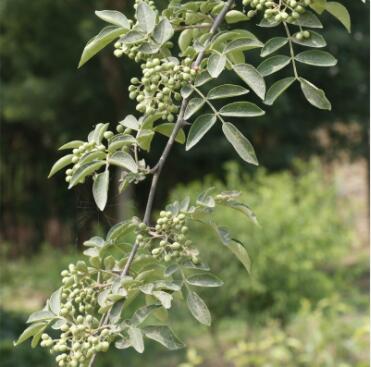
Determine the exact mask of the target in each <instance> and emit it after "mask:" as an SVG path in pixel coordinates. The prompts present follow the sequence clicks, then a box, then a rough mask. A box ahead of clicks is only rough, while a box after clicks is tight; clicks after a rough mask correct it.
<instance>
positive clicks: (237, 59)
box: [226, 50, 246, 70]
mask: <svg viewBox="0 0 371 367" xmlns="http://www.w3.org/2000/svg"><path fill="white" fill-rule="evenodd" d="M227 59H228V61H229V63H227V66H226V68H227V70H231V69H232V66H233V65H237V64H244V63H245V61H246V59H245V54H244V53H243V51H238V50H237V51H232V52H229V53H228V54H227ZM229 64H230V65H229Z"/></svg>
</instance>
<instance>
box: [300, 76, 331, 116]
mask: <svg viewBox="0 0 371 367" xmlns="http://www.w3.org/2000/svg"><path fill="white" fill-rule="evenodd" d="M300 86H301V90H302V91H303V94H304V96H305V98H306V99H307V101H308V102H309V103H310V104H312V105H313V106H315V107H317V108H319V109H321V110H331V103H330V101H329V100H328V99H327V97H326V95H325V92H324V91H323V90H322V89H320V88H318V87H316V86H315V85H314V84H312V83H311V82H309V81H308V80H305V79H303V78H300Z"/></svg>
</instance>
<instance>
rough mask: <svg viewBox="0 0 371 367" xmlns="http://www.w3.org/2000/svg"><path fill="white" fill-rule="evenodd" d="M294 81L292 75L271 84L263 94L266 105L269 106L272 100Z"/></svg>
mask: <svg viewBox="0 0 371 367" xmlns="http://www.w3.org/2000/svg"><path fill="white" fill-rule="evenodd" d="M294 81H295V78H294V77H288V78H284V79H281V80H278V81H276V82H275V83H273V84H272V86H271V87H270V88H269V89H268V92H267V94H266V96H265V100H264V103H265V104H266V105H269V106H271V105H272V104H273V103H274V101H275V100H276V99H277V98H278V97H279V96H280V95H281V94H282V93H283V92H284V91H285V90H286V89H287V88H289V87H290V85H291V84H292V83H293V82H294Z"/></svg>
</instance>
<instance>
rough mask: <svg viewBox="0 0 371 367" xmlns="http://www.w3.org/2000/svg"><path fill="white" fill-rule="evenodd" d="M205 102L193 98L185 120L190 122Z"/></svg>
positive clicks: (185, 114) (186, 111)
mask: <svg viewBox="0 0 371 367" xmlns="http://www.w3.org/2000/svg"><path fill="white" fill-rule="evenodd" d="M204 103H205V101H204V100H203V99H202V98H192V99H191V100H190V101H189V103H188V106H187V108H186V110H185V113H184V119H185V120H188V119H189V118H190V117H192V116H193V115H194V114H195V113H196V112H197V111H198V110H199V109H201V107H202V106H203V105H204Z"/></svg>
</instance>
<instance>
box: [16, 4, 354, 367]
mask: <svg viewBox="0 0 371 367" xmlns="http://www.w3.org/2000/svg"><path fill="white" fill-rule="evenodd" d="M134 7H135V17H134V19H133V20H128V19H127V17H126V16H125V15H123V14H121V13H120V12H117V11H112V10H103V11H97V12H96V15H97V16H98V17H99V18H101V19H102V20H103V21H105V22H107V23H108V24H109V25H108V26H106V27H105V28H104V29H103V30H102V31H101V32H100V33H99V34H98V35H97V36H95V37H94V38H93V39H92V40H90V41H89V42H88V44H87V45H86V47H85V49H84V51H83V54H82V56H81V60H80V64H79V67H80V66H82V65H83V64H85V63H86V62H87V61H88V60H90V59H91V58H92V57H93V56H94V55H95V54H97V53H98V52H99V51H100V50H101V49H103V48H104V47H106V46H107V45H108V44H111V43H113V44H114V52H113V53H114V55H115V56H116V57H123V58H125V57H128V58H129V59H132V60H133V61H134V62H136V63H138V64H140V66H141V75H140V76H136V77H133V78H132V79H131V85H130V86H129V88H128V89H129V97H130V98H131V99H133V100H135V101H136V102H137V105H136V109H137V111H138V115H137V116H133V115H128V116H126V117H125V118H124V119H123V120H122V121H120V122H119V123H118V124H116V126H115V128H112V129H111V130H110V125H109V124H104V123H98V124H97V125H96V126H95V128H94V130H93V131H91V132H90V133H89V135H88V137H87V140H86V141H81V140H74V141H70V142H68V143H66V144H65V145H63V146H62V147H60V150H63V151H64V150H70V153H69V154H66V155H64V156H63V157H62V158H60V159H59V160H58V161H57V162H56V163H55V164H54V166H53V167H52V169H51V172H50V175H49V176H52V175H54V174H55V173H57V172H58V171H60V170H62V169H64V170H65V174H66V182H67V183H68V185H69V188H72V187H74V186H76V185H79V184H83V183H84V182H85V180H86V179H89V178H92V181H93V185H92V190H93V197H94V199H95V202H96V204H97V206H98V208H99V209H100V210H104V208H105V206H106V203H107V198H108V191H109V182H110V174H111V171H112V169H114V168H116V169H119V170H121V178H120V182H119V191H120V192H121V191H123V190H125V188H126V187H127V186H128V185H129V184H138V183H140V182H141V181H143V180H146V179H147V178H149V177H151V180H152V183H151V188H150V191H149V194H148V201H147V207H146V210H145V213H144V217H143V220H141V219H139V218H136V217H133V218H130V219H126V220H124V221H122V222H120V223H118V224H116V225H115V226H113V227H112V228H111V229H110V230H109V231H108V233H107V235H106V236H105V237H104V238H102V237H98V236H95V237H92V238H91V239H90V240H88V241H86V242H85V243H84V245H85V246H86V250H85V251H84V255H86V257H87V260H86V261H82V260H81V261H78V262H77V263H76V264H70V265H69V267H68V269H65V270H63V271H62V273H61V276H62V285H61V287H60V288H59V289H58V290H56V291H55V292H54V293H53V294H52V296H51V297H50V299H49V300H48V301H47V303H46V305H45V307H44V308H43V309H42V310H41V311H38V312H35V313H33V314H32V315H31V316H30V317H29V319H28V323H29V324H30V326H29V327H28V328H27V329H26V330H25V331H24V332H23V333H22V335H21V336H20V337H19V339H18V341H17V342H16V344H20V343H22V342H24V341H25V340H27V339H29V338H32V342H31V344H32V346H33V347H35V346H37V345H38V344H40V345H41V346H42V347H45V348H48V349H49V350H50V351H51V352H52V353H53V354H55V355H56V362H57V365H58V366H61V367H63V366H65V367H75V366H79V367H91V366H92V365H93V364H94V361H95V357H96V355H97V353H99V352H106V351H108V350H109V348H110V347H116V348H118V349H126V348H129V347H133V348H134V349H135V350H136V351H137V352H139V353H142V352H143V351H144V338H149V339H152V340H155V341H157V342H159V343H161V344H162V345H163V346H165V347H167V348H168V349H171V350H172V349H177V348H180V347H182V343H181V342H180V341H179V340H178V339H177V338H176V337H175V336H174V334H173V333H172V331H171V329H170V327H169V326H168V325H166V324H159V323H160V322H161V321H163V320H164V315H166V313H168V312H170V310H171V308H172V306H173V303H174V302H173V300H174V298H175V297H177V298H180V297H179V296H181V297H182V299H183V300H184V303H185V304H186V306H187V307H188V309H189V311H190V313H191V314H192V315H193V317H194V318H195V319H196V320H198V321H199V322H200V323H202V324H205V325H210V323H211V315H210V312H209V310H208V308H207V306H206V304H205V302H204V301H203V300H202V298H201V297H200V296H199V295H198V294H197V292H196V289H197V288H198V287H220V286H221V285H222V284H223V282H222V281H221V280H220V279H219V278H218V277H217V276H216V275H213V274H212V273H211V272H210V269H209V267H208V266H207V264H205V263H204V262H203V260H202V254H200V252H199V250H198V247H197V243H193V242H192V240H191V239H190V236H189V234H190V233H191V231H192V226H193V225H194V223H195V222H197V223H202V224H204V225H205V226H206V227H208V228H210V229H211V230H212V231H215V234H216V237H217V238H219V240H220V242H221V244H222V245H223V246H224V248H222V251H224V250H229V251H231V252H232V253H233V254H234V255H236V257H237V258H238V259H239V261H241V263H242V265H243V266H244V268H246V270H248V271H249V270H250V259H249V256H248V254H247V251H246V249H245V247H244V245H243V244H242V243H240V242H239V241H238V240H235V239H233V237H232V236H231V235H230V234H229V232H228V231H227V230H226V229H225V228H223V227H219V226H218V225H217V224H216V223H215V222H214V220H213V212H214V211H215V210H217V208H219V207H227V208H230V209H231V210H237V211H239V212H241V214H242V215H245V216H247V218H249V219H250V220H252V221H254V222H256V218H255V215H254V213H253V212H252V210H251V209H250V208H249V207H248V206H247V205H246V204H244V203H241V202H239V201H238V197H239V193H238V192H234V191H231V192H222V193H214V191H213V189H212V188H210V189H208V190H207V191H205V192H203V193H201V194H200V195H199V196H198V198H197V200H196V201H195V202H192V203H191V202H190V199H189V198H184V199H183V200H182V201H180V202H174V203H172V204H170V205H168V206H167V207H166V208H165V209H164V210H162V211H161V212H160V214H159V217H158V218H157V220H156V221H153V222H152V221H151V217H152V206H153V201H154V198H155V194H156V190H157V186H158V181H159V177H160V174H161V171H162V169H163V167H164V164H165V162H166V160H167V158H168V156H169V152H170V151H171V149H172V148H173V145H174V143H175V142H177V143H180V144H184V143H185V147H186V150H189V149H191V148H193V147H194V146H195V145H196V144H198V143H200V142H201V140H202V138H203V137H204V136H205V134H206V133H207V132H208V131H209V130H210V129H211V128H213V127H214V125H216V124H217V122H218V123H220V124H221V127H222V131H223V134H224V135H225V137H226V139H227V140H228V142H230V143H231V145H232V146H233V148H234V149H235V150H236V152H237V153H238V155H239V156H240V158H242V159H243V160H244V161H246V162H247V163H251V164H254V165H257V164H258V162H257V158H256V155H255V152H254V148H253V146H252V145H251V143H250V142H249V140H247V138H246V137H244V136H243V135H242V133H241V132H240V131H239V129H238V128H237V127H236V126H235V125H234V124H233V123H231V122H230V121H229V120H230V119H237V118H251V117H259V116H261V115H263V114H264V113H265V112H264V111H263V109H261V108H260V107H258V106H257V105H256V104H255V103H253V102H250V101H248V98H247V97H248V96H250V94H253V93H254V94H255V95H256V96H257V97H258V98H260V99H261V100H262V101H263V103H264V104H265V105H266V106H270V105H272V104H273V102H274V101H275V100H276V99H277V98H278V97H279V96H280V95H281V94H282V93H283V92H284V91H285V90H286V89H288V88H289V87H290V86H291V85H292V84H294V83H295V82H298V83H299V85H300V88H301V90H302V92H303V95H304V97H305V98H306V99H307V100H308V102H309V103H310V104H312V105H314V106H315V107H317V108H320V109H330V108H331V105H330V102H329V100H328V99H327V98H326V95H325V93H324V91H323V90H321V89H320V88H318V87H317V86H315V85H314V84H312V83H311V82H309V81H308V80H307V79H305V78H304V77H302V76H301V74H299V72H300V65H301V64H306V65H312V66H320V67H325V66H326V67H328V66H334V65H335V64H336V59H335V58H334V57H333V56H332V55H331V54H329V53H328V52H326V51H322V50H319V48H322V47H325V46H326V41H325V39H324V38H323V37H322V35H321V34H320V33H318V31H319V30H320V29H321V28H322V27H323V25H322V23H321V21H320V20H319V18H318V16H317V15H321V14H322V13H323V12H328V13H330V14H332V15H334V16H335V17H336V18H338V20H339V21H340V22H341V23H342V24H343V25H344V26H345V27H346V28H347V29H348V30H350V19H349V14H348V12H347V10H346V8H345V7H344V6H343V5H342V4H340V3H337V2H329V1H326V0H279V1H278V0H274V1H270V0H243V1H242V2H240V1H236V2H235V1H232V0H227V1H222V0H207V1H195V2H183V1H181V0H172V1H170V2H169V3H168V6H167V7H166V8H165V9H164V10H162V11H161V12H160V11H159V10H158V9H157V8H156V6H155V3H154V2H153V1H146V0H137V1H136V3H135V5H134ZM316 13H317V15H316ZM252 19H253V21H254V22H255V21H257V22H259V24H258V25H257V26H256V25H255V23H252ZM236 24H237V25H236ZM260 27H269V28H271V32H272V34H274V37H273V38H271V39H269V40H267V41H266V42H265V43H263V42H262V41H261V40H259V39H258V37H257V35H256V34H258V33H259V29H260ZM281 30H282V31H283V34H281ZM176 43H177V47H176V46H175V44H176ZM298 49H305V50H302V51H300V52H299V53H296V51H297V50H298ZM252 50H254V51H253V52H256V51H257V50H260V56H261V57H262V58H264V60H263V61H262V62H261V63H260V64H259V65H258V66H257V67H255V66H253V65H251V63H250V57H249V53H250V52H251V51H252ZM278 51H279V52H280V54H278V55H277V54H276V55H273V56H272V54H274V53H277V52H278ZM286 53H287V54H288V55H286ZM246 60H248V62H246ZM289 65H291V68H290V70H292V74H293V75H290V72H289V68H288V66H289ZM281 70H283V71H286V75H285V77H284V78H281V79H277V78H276V79H275V80H276V81H275V82H274V83H273V84H272V85H271V86H270V87H269V88H268V90H267V89H266V81H265V78H267V77H269V76H270V75H273V74H276V73H277V72H279V71H281ZM222 73H229V74H231V75H232V74H235V77H236V78H237V79H239V80H241V83H242V85H240V84H222V85H220V83H218V78H219V76H220V75H221V74H222ZM250 91H251V92H252V93H250ZM248 93H250V94H249V95H248ZM247 95H248V96H247ZM226 99H232V102H228V103H227V104H224V103H223V101H224V100H226ZM185 130H188V134H187V137H186V133H185ZM157 133H158V134H162V135H165V136H167V137H168V141H167V144H166V146H165V148H164V150H163V153H162V155H161V156H160V158H159V160H158V163H157V164H156V165H155V166H154V167H149V166H148V164H147V163H146V161H145V160H144V159H143V158H141V157H140V155H141V152H143V151H147V152H148V151H150V147H151V142H152V140H153V139H154V138H155V136H156V134H157ZM133 236H134V238H135V241H134V244H133V243H130V242H128V238H130V237H131V238H133ZM153 321H156V322H155V323H153Z"/></svg>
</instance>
